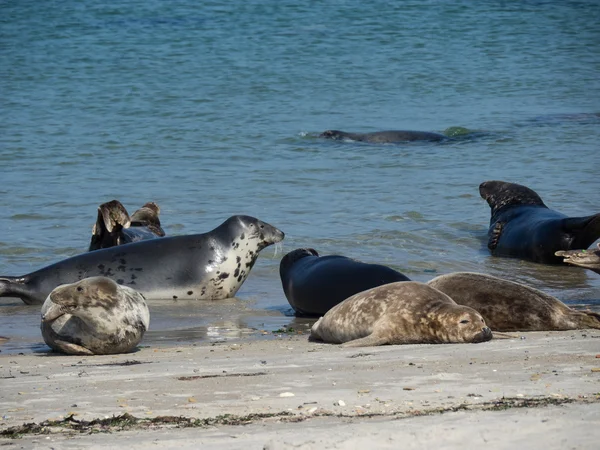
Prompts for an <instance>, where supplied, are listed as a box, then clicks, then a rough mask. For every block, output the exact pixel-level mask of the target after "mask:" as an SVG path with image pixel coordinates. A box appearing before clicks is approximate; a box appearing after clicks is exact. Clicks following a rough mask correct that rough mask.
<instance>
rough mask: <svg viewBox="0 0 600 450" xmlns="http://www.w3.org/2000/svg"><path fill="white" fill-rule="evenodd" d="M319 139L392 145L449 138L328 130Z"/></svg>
mask: <svg viewBox="0 0 600 450" xmlns="http://www.w3.org/2000/svg"><path fill="white" fill-rule="evenodd" d="M319 137H322V138H326V139H335V140H347V139H348V140H353V141H359V142H371V143H374V144H392V143H396V142H412V141H434V142H435V141H445V140H448V137H447V136H444V135H443V134H437V133H429V132H427V131H404V130H390V131H375V132H372V133H347V132H345V131H339V130H327V131H324V132H323V133H321V134H320V135H319Z"/></svg>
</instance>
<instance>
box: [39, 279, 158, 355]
mask: <svg viewBox="0 0 600 450" xmlns="http://www.w3.org/2000/svg"><path fill="white" fill-rule="evenodd" d="M149 325H150V313H149V312H148V306H147V305H146V300H145V299H144V296H143V295H142V294H140V293H139V292H137V291H135V290H133V289H131V288H129V287H127V286H119V285H118V284H117V283H115V282H114V281H112V280H111V279H109V278H106V277H92V278H85V279H83V280H81V281H78V282H77V283H72V284H65V285H62V286H58V287H57V288H56V289H54V290H53V291H52V292H51V293H50V295H49V296H48V298H47V299H46V301H45V302H44V304H43V306H42V324H41V329H42V337H43V338H44V342H46V344H47V345H48V346H49V347H50V348H52V349H54V350H56V351H59V352H62V353H68V354H73V355H110V354H114V353H127V352H129V351H131V350H133V348H135V347H136V346H137V345H138V344H139V343H140V341H141V340H142V337H143V336H144V333H145V332H146V331H147V330H148V326H149Z"/></svg>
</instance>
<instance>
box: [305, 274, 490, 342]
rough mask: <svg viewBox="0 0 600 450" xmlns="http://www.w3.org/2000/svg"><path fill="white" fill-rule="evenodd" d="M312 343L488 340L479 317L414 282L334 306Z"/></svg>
mask: <svg viewBox="0 0 600 450" xmlns="http://www.w3.org/2000/svg"><path fill="white" fill-rule="evenodd" d="M310 338H311V340H321V341H324V342H330V343H334V344H341V343H343V344H344V345H343V346H344V347H362V346H373V345H384V344H445V343H462V342H470V343H477V342H484V341H489V340H490V339H492V332H491V330H490V329H489V328H488V327H487V326H486V324H485V321H484V319H483V317H482V316H481V314H479V313H478V312H477V311H475V310H474V309H472V308H469V307H467V306H460V305H457V304H456V303H455V302H454V301H453V300H452V299H451V298H450V297H448V296H447V295H446V294H444V293H442V292H440V291H438V290H436V289H434V288H432V287H430V286H427V285H426V284H424V283H418V282H415V281H401V282H398V283H391V284H386V285H383V286H379V287H376V288H373V289H369V290H367V291H364V292H360V293H358V294H356V295H353V296H352V297H350V298H348V299H347V300H344V301H343V302H342V303H340V304H339V305H337V306H334V307H333V308H332V309H331V310H329V312H327V314H325V315H324V316H323V317H321V318H320V319H319V320H318V321H317V323H315V324H314V325H313V327H312V329H311V334H310Z"/></svg>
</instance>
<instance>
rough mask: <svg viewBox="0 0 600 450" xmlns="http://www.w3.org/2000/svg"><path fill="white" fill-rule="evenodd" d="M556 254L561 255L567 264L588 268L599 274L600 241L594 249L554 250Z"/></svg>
mask: <svg viewBox="0 0 600 450" xmlns="http://www.w3.org/2000/svg"><path fill="white" fill-rule="evenodd" d="M556 256H561V257H562V258H564V262H566V263H568V264H573V265H574V266H579V267H584V268H586V269H590V270H591V271H593V272H596V273H597V274H598V275H600V243H598V249H596V250H593V249H590V250H581V249H580V250H567V251H564V250H561V251H558V252H556Z"/></svg>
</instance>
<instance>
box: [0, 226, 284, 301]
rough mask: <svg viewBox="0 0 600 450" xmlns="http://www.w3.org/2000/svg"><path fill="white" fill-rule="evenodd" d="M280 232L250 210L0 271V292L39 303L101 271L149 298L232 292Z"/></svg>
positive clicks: (280, 236)
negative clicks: (187, 231) (203, 229)
mask: <svg viewBox="0 0 600 450" xmlns="http://www.w3.org/2000/svg"><path fill="white" fill-rule="evenodd" d="M283 237H284V234H283V232H282V231H280V230H278V229H277V228H275V227H273V226H272V225H269V224H268V223H265V222H262V221H260V220H258V219H255V218H254V217H250V216H232V217H230V218H229V219H227V220H226V221H225V222H223V223H222V224H221V225H219V226H218V227H217V228H215V229H214V230H212V231H209V232H208V233H203V234H191V235H186V236H172V237H164V238H160V239H152V240H146V241H140V242H133V243H131V244H125V245H119V246H118V247H111V248H107V249H102V250H96V251H93V252H89V253H83V254H81V255H77V256H74V257H72V258H69V259H65V260H63V261H60V262H57V263H56V264H52V265H50V266H47V267H44V268H43V269H40V270H38V271H36V272H33V273H30V274H27V275H23V276H20V277H0V297H19V298H21V299H22V300H23V301H24V302H25V303H27V304H41V303H43V302H44V300H45V299H46V297H47V296H48V295H49V294H50V292H51V291H52V290H53V289H54V288H56V287H57V286H59V285H61V284H68V283H74V282H77V281H80V280H82V279H84V278H88V277H93V276H105V277H108V278H110V279H111V280H114V281H116V282H117V283H119V284H122V285H126V286H129V287H132V288H134V289H135V290H137V291H139V292H140V293H142V294H143V295H144V297H146V299H147V300H153V299H170V298H173V299H177V298H189V299H215V300H216V299H222V298H227V297H233V296H234V295H235V293H236V292H237V291H238V289H239V288H240V286H241V285H242V283H243V282H244V280H245V279H246V277H247V276H248V274H249V273H250V269H251V268H252V266H253V265H254V263H255V262H256V258H258V253H259V252H260V251H261V250H262V249H263V248H265V247H267V246H268V245H271V244H274V243H276V242H279V241H281V240H282V239H283Z"/></svg>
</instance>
